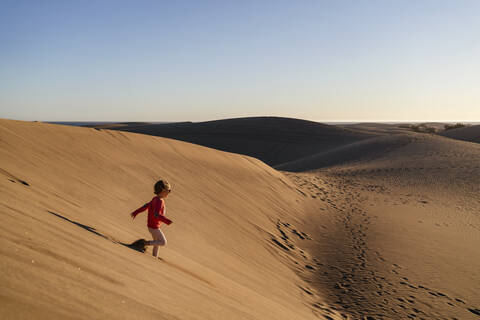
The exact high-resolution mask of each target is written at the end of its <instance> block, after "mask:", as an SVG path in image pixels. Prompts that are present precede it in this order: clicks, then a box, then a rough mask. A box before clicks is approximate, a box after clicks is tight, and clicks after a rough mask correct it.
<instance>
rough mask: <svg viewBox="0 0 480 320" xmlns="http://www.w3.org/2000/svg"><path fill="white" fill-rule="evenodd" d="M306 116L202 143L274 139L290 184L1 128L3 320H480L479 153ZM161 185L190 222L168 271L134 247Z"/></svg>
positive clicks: (97, 138)
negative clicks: (168, 187)
mask: <svg viewBox="0 0 480 320" xmlns="http://www.w3.org/2000/svg"><path fill="white" fill-rule="evenodd" d="M279 120H281V121H286V124H285V125H282V126H280V127H279V126H278V123H279V122H278V121H279ZM290 121H292V120H291V119H271V118H256V119H248V120H247V121H245V119H238V120H231V121H227V122H223V121H220V122H213V123H209V124H204V126H205V128H206V129H201V130H199V131H196V132H197V134H198V135H199V137H200V138H199V139H200V140H203V141H206V140H208V139H210V138H212V137H211V136H213V138H212V141H214V142H215V143H217V142H218V141H220V140H218V141H217V140H215V139H217V138H218V132H221V130H225V131H224V132H226V134H225V135H222V136H221V137H222V139H223V140H222V141H221V143H222V144H224V145H227V146H234V147H235V150H238V149H237V148H238V147H239V146H240V148H239V149H241V148H242V146H244V145H245V144H244V142H252V141H255V138H256V137H257V136H258V137H262V138H263V140H261V141H258V144H254V147H252V150H253V151H255V152H257V154H259V155H263V156H265V155H266V153H261V152H260V151H259V150H260V149H261V148H264V149H265V148H267V147H268V145H269V143H272V144H273V145H275V146H276V147H275V148H278V149H275V148H272V149H268V150H269V152H270V153H271V154H275V155H276V156H278V157H280V158H281V161H278V162H279V163H283V161H287V162H289V160H288V157H283V158H282V154H283V153H285V152H281V150H283V151H285V150H290V151H291V150H294V151H295V150H297V151H298V150H300V151H298V152H296V153H295V152H294V153H295V156H296V157H297V158H295V160H297V161H292V162H289V163H287V164H285V165H283V166H278V167H277V168H281V169H282V170H289V171H281V172H280V171H276V170H274V169H273V168H271V167H269V166H267V165H265V164H264V163H263V162H262V161H260V160H257V159H254V158H251V157H248V156H242V155H238V154H233V153H228V152H222V151H218V150H213V149H210V148H205V147H202V146H198V145H194V144H190V143H186V142H181V141H176V140H171V139H166V138H159V137H153V136H148V135H139V134H135V133H129V132H121V131H111V130H103V129H101V130H96V129H93V128H92V129H90V128H76V127H66V126H58V125H48V124H42V123H27V122H19V121H7V120H1V121H0V134H1V135H0V137H1V139H0V144H1V146H2V148H1V152H2V154H1V158H0V159H1V167H0V168H1V170H0V177H3V179H2V180H1V181H2V182H1V183H0V186H1V188H2V189H1V190H2V197H1V207H0V208H1V215H0V217H1V219H2V220H1V224H0V226H1V227H2V236H1V238H0V239H1V246H0V248H1V252H0V255H1V260H0V261H1V271H2V272H1V281H2V287H1V289H0V307H1V308H0V316H1V317H2V318H6V319H10V318H12V319H30V318H38V319H42V318H48V319H52V318H54V319H65V318H67V319H70V318H72V319H85V318H93V319H97V318H98V319H100V318H101V319H105V318H110V319H132V318H139V319H150V318H152V319H153V318H155V319H369V320H372V319H409V318H411V319H479V318H480V299H479V295H478V292H479V291H480V271H479V270H480V252H479V251H478V247H479V246H480V214H479V212H480V198H479V196H478V195H479V194H480V188H479V185H480V184H479V183H478V182H479V181H480V162H479V159H480V145H478V144H474V143H470V142H463V141H458V140H453V139H448V138H445V137H441V136H436V135H430V134H418V133H412V132H408V131H402V130H396V129H394V128H391V127H390V128H389V127H383V129H381V130H379V129H378V128H379V127H376V126H373V125H365V126H363V128H362V129H360V128H353V129H351V130H338V129H336V128H335V127H332V126H322V125H320V126H318V125H319V124H317V123H309V122H301V121H299V122H290ZM269 123H270V124H271V126H270V127H268V125H266V124H269ZM288 123H290V125H291V127H289V126H288V125H287V124H288ZM294 123H296V125H299V126H300V128H301V130H299V131H295V124H294ZM212 124H213V125H215V126H217V125H218V127H214V126H212ZM258 124H261V125H260V128H259V129H258V131H255V130H254V128H255V126H256V125H258ZM306 124H308V125H307V126H306ZM177 125H178V124H177ZM191 125H192V124H188V123H186V124H183V125H180V126H186V127H189V126H191ZM141 126H145V127H147V128H148V127H149V125H145V124H141V125H139V126H138V127H141ZM156 128H158V126H157V125H155V126H153V127H152V128H150V129H151V130H154V129H155V130H156ZM232 128H233V129H232ZM242 128H243V129H242ZM245 128H246V129H245ZM275 128H276V129H278V128H283V129H285V131H282V132H280V133H279V135H278V137H281V139H280V138H277V137H276V136H275V134H272V132H275V130H276V129H275ZM133 129H134V128H133ZM137 129H138V128H137ZM137 129H135V130H137ZM274 129H275V130H274ZM169 130H172V131H175V130H176V129H174V128H173V129H169ZM182 130H183V129H182ZM202 130H205V131H203V132H205V136H202V134H201V133H202ZM228 130H230V131H228ZM309 130H310V131H309ZM355 130H357V131H362V134H361V135H359V134H358V133H356V132H355ZM186 131H187V130H186ZM152 132H153V133H155V132H154V131H152ZM189 132H190V133H189V134H191V135H192V136H194V135H195V134H194V132H195V131H193V130H192V131H189ZM228 132H230V133H229V134H230V135H229V134H227V133H228ZM245 132H247V133H248V135H247V136H245V137H243V134H244V133H245ZM295 132H296V134H293V135H292V136H289V134H291V133H295ZM299 132H301V134H300V133H299ZM314 132H326V134H325V136H321V135H319V137H320V138H318V137H314V136H312V134H313V133H314ZM143 133H148V130H147V131H145V132H143ZM214 133H215V134H214ZM253 133H255V134H253ZM337 134H338V136H339V139H338V141H327V140H328V139H330V140H335V136H336V135H337ZM209 135H210V136H209ZM309 136H311V137H309ZM205 137H208V139H206V138H205ZM326 137H328V139H327V138H326ZM218 139H219V138H218ZM319 139H320V140H319ZM322 139H324V140H322ZM302 141H303V142H304V145H302V146H299V147H298V149H292V148H293V147H294V145H295V144H300V142H302ZM281 148H284V149H281ZM322 148H323V149H322ZM308 150H310V151H308ZM307 151H308V152H307ZM303 152H305V153H303ZM309 152H310V153H309ZM302 155H306V156H305V157H304V156H302ZM272 157H273V156H272ZM262 160H263V159H262ZM263 161H265V160H263ZM272 161H273V162H275V160H272ZM160 176H161V177H165V178H167V179H169V180H170V181H171V182H172V184H173V186H174V192H173V193H172V194H171V195H170V196H169V198H168V199H167V206H168V211H167V213H168V216H169V217H170V218H172V219H173V220H174V224H172V225H171V226H168V227H164V228H163V230H164V231H165V233H166V236H167V239H168V241H169V244H168V246H167V247H166V248H163V249H162V251H161V257H162V260H160V261H156V260H154V259H153V258H151V257H150V256H149V255H148V254H141V253H138V252H136V251H133V250H131V249H129V248H127V247H125V246H124V245H122V243H128V242H131V241H133V240H135V239H137V238H139V237H146V236H147V235H148V233H147V231H146V227H145V216H143V217H142V216H141V218H140V219H138V220H135V221H134V222H132V221H131V220H130V218H129V216H128V213H129V212H131V211H132V210H133V209H135V208H137V207H138V206H140V205H141V204H143V203H144V202H145V201H147V200H149V199H150V198H151V197H152V190H151V188H152V187H151V186H152V185H153V183H154V182H155V180H156V179H158V178H159V177H160ZM142 219H143V220H142Z"/></svg>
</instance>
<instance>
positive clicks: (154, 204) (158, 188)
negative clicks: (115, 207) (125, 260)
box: [130, 180, 172, 258]
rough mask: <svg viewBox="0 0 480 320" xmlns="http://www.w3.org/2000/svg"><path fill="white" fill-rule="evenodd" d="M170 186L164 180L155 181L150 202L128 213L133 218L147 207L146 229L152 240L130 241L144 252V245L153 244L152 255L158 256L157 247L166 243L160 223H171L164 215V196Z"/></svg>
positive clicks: (170, 188) (169, 189)
mask: <svg viewBox="0 0 480 320" xmlns="http://www.w3.org/2000/svg"><path fill="white" fill-rule="evenodd" d="M171 190H172V187H171V186H170V184H169V183H168V182H167V181H166V180H159V181H158V182H157V183H155V186H154V187H153V192H154V193H155V195H156V196H155V197H153V199H152V200H151V201H150V202H147V203H145V204H144V205H143V206H141V207H140V208H138V209H137V210H135V211H134V212H132V213H131V214H130V215H131V216H132V218H133V219H135V217H136V216H137V215H138V214H139V213H140V212H143V211H145V210H147V209H148V222H147V226H148V231H150V234H151V235H152V238H153V240H152V241H146V240H145V239H140V240H138V241H135V242H134V243H132V245H131V246H132V247H135V248H136V249H139V250H140V251H142V252H145V246H153V256H154V257H155V258H158V247H159V246H165V245H166V244H167V239H166V238H165V235H164V234H163V232H162V231H161V230H160V225H161V224H162V222H165V223H166V224H167V225H169V224H171V223H172V221H171V220H170V219H168V218H167V217H165V212H166V210H165V198H166V197H167V196H168V194H169V193H170V191H171Z"/></svg>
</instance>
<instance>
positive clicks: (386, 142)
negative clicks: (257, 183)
mask: <svg viewBox="0 0 480 320" xmlns="http://www.w3.org/2000/svg"><path fill="white" fill-rule="evenodd" d="M410 140H411V138H410V136H409V135H408V134H402V135H387V136H380V137H374V138H370V139H365V140H361V141H358V142H354V143H350V144H346V145H342V146H340V147H337V148H333V149H330V150H328V151H324V152H320V153H317V154H314V155H311V156H308V157H305V158H302V159H298V160H295V161H291V162H287V163H284V164H281V165H278V166H275V168H276V169H278V170H285V171H294V172H301V171H308V170H314V169H320V168H323V167H328V166H333V165H339V164H343V163H346V162H352V161H360V160H364V161H365V160H368V159H372V158H375V157H378V156H380V155H382V154H385V153H387V152H389V151H391V150H392V149H394V148H397V147H399V146H402V145H405V144H407V143H408V142H409V141H410Z"/></svg>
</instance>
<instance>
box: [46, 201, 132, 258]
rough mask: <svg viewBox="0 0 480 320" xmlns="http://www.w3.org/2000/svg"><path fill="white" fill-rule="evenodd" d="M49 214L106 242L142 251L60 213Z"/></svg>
mask: <svg viewBox="0 0 480 320" xmlns="http://www.w3.org/2000/svg"><path fill="white" fill-rule="evenodd" d="M47 212H48V213H50V214H52V215H54V216H55V217H57V218H60V219H62V220H65V221H67V222H70V223H72V224H74V225H76V226H77V227H80V228H82V229H84V230H87V231H88V232H91V233H93V234H94V235H97V236H99V237H102V238H104V239H106V240H109V241H112V242H113V243H116V244H120V245H122V246H125V247H127V248H129V249H133V250H136V251H140V250H138V249H137V248H136V247H135V246H132V245H133V243H124V242H120V241H117V240H115V239H113V238H112V237H110V236H106V235H104V234H102V233H100V232H98V231H97V229H95V228H93V227H90V226H87V225H85V224H81V223H79V222H77V221H73V220H70V219H68V218H67V217H64V216H62V215H60V214H58V213H55V212H52V211H49V210H47ZM134 243H135V242H134Z"/></svg>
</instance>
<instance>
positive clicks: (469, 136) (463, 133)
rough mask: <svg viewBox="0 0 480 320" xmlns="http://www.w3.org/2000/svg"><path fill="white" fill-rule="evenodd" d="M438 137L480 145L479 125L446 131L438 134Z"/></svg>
mask: <svg viewBox="0 0 480 320" xmlns="http://www.w3.org/2000/svg"><path fill="white" fill-rule="evenodd" d="M440 135H442V136H444V137H448V138H452V139H457V140H463V141H470V142H476V143H480V125H475V126H467V127H464V128H458V129H452V130H446V131H443V132H442V133H440Z"/></svg>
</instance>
